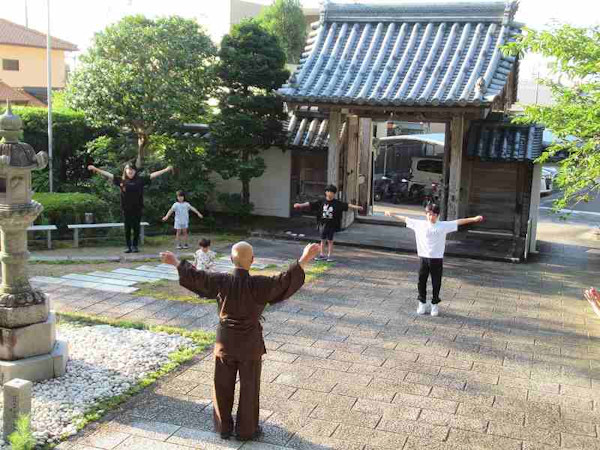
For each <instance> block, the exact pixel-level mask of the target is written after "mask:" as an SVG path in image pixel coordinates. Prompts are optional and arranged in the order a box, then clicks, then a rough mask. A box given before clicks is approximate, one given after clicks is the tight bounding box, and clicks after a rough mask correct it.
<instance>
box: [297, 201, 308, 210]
mask: <svg viewBox="0 0 600 450" xmlns="http://www.w3.org/2000/svg"><path fill="white" fill-rule="evenodd" d="M309 206H310V202H305V203H294V209H304V208H308V207H309Z"/></svg>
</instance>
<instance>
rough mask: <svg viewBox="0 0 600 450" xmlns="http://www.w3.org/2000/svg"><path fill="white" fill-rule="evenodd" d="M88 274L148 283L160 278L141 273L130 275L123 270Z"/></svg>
mask: <svg viewBox="0 0 600 450" xmlns="http://www.w3.org/2000/svg"><path fill="white" fill-rule="evenodd" d="M88 275H90V276H93V277H96V278H108V279H115V278H118V279H120V280H128V281H134V282H136V283H148V282H153V281H159V280H160V278H149V277H146V276H140V275H128V274H124V273H121V272H90V273H88Z"/></svg>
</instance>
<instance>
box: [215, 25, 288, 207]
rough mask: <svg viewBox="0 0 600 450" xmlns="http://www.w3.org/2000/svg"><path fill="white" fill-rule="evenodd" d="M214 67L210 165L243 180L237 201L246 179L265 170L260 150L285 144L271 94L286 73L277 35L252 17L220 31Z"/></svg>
mask: <svg viewBox="0 0 600 450" xmlns="http://www.w3.org/2000/svg"><path fill="white" fill-rule="evenodd" d="M217 73H218V76H219V80H220V83H221V86H222V90H221V91H220V93H219V95H218V99H219V112H218V114H216V116H215V118H214V121H213V123H212V126H211V134H212V136H213V138H214V142H215V149H216V153H217V157H216V159H215V170H216V171H217V172H218V173H219V174H220V175H221V176H222V177H223V178H225V179H228V178H233V177H235V178H238V179H239V180H240V181H241V183H242V203H243V204H244V205H249V204H250V180H251V179H252V178H256V177H260V176H261V175H262V174H263V173H264V170H265V162H264V159H263V158H262V157H261V156H260V154H261V152H262V151H264V150H266V149H268V148H270V147H272V146H279V147H282V148H284V146H285V141H286V137H287V136H286V132H285V131H284V129H283V123H282V122H283V120H285V119H286V117H287V116H286V114H285V113H284V110H283V102H282V100H281V99H280V98H279V97H278V96H277V95H276V94H275V89H277V88H279V87H280V86H281V85H282V84H283V83H284V82H285V80H286V79H287V77H288V75H289V73H288V71H287V70H286V69H285V54H284V53H283V50H282V49H281V47H280V46H279V43H278V42H277V39H276V38H275V37H274V36H273V35H271V34H270V33H268V32H267V31H266V30H264V29H263V28H262V27H260V26H259V25H258V24H256V23H254V22H252V21H245V22H242V23H241V24H239V25H237V26H235V27H234V28H233V30H232V31H231V34H229V35H226V36H224V37H223V40H222V42H221V49H220V51H219V63H218V66H217Z"/></svg>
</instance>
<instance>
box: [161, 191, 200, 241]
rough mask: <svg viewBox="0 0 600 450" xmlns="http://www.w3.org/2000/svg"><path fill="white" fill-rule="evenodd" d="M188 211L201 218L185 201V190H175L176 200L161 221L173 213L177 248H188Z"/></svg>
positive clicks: (167, 218)
mask: <svg viewBox="0 0 600 450" xmlns="http://www.w3.org/2000/svg"><path fill="white" fill-rule="evenodd" d="M190 211H193V212H194V213H196V215H197V216H198V217H199V218H200V219H202V214H200V212H198V210H197V209H196V208H194V207H193V206H192V205H190V204H189V203H188V202H186V201H185V192H183V191H177V201H176V202H175V203H173V206H171V209H169V212H168V213H167V214H166V215H165V217H163V218H162V220H163V222H166V221H167V220H169V217H171V214H173V213H175V243H176V245H177V248H179V249H181V248H189V245H188V239H189V233H188V228H189V227H190Z"/></svg>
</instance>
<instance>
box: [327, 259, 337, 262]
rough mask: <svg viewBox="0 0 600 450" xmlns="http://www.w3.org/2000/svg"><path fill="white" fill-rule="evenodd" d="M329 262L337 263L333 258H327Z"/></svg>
mask: <svg viewBox="0 0 600 450" xmlns="http://www.w3.org/2000/svg"><path fill="white" fill-rule="evenodd" d="M327 262H335V259H333V258H327Z"/></svg>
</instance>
